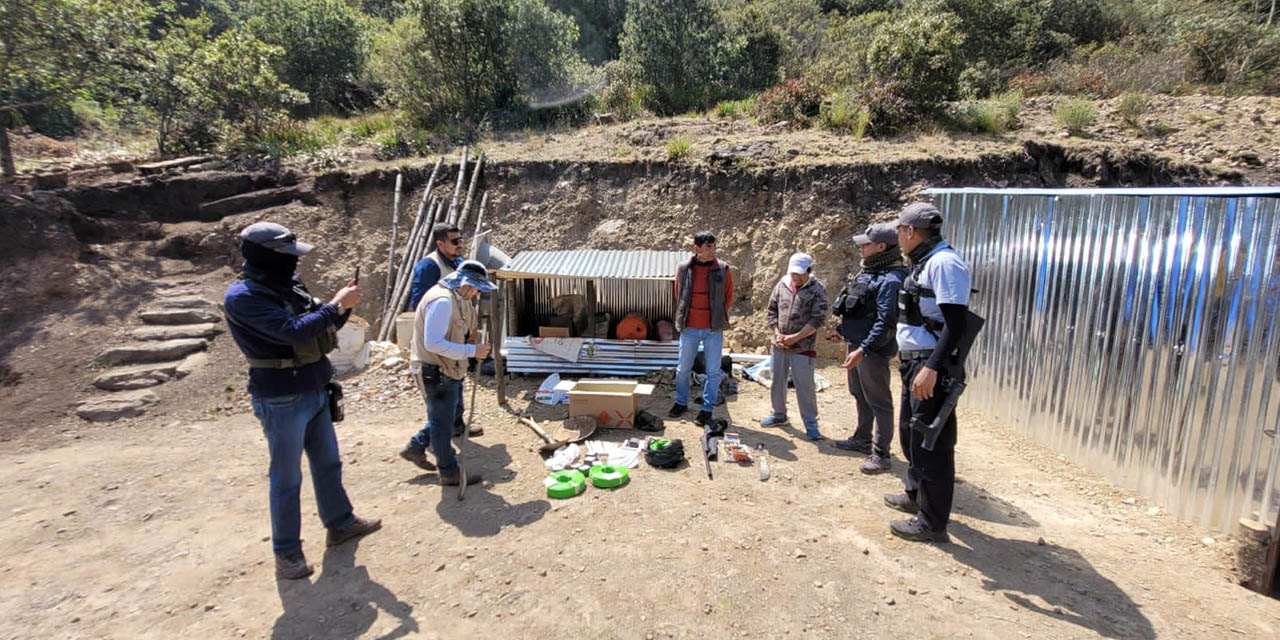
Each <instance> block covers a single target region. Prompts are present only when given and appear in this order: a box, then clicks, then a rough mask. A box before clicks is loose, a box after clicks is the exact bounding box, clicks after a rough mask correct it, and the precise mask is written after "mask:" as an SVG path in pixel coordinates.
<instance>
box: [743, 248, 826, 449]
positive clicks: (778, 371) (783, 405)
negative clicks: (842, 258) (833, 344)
mask: <svg viewBox="0 0 1280 640" xmlns="http://www.w3.org/2000/svg"><path fill="white" fill-rule="evenodd" d="M828 313H830V304H828V303H827V289H826V287H824V286H823V285H822V282H820V281H819V280H818V278H817V277H816V276H814V275H813V258H811V257H809V254H807V253H794V254H792V255H791V259H790V260H788V261H787V275H785V276H783V277H782V279H781V280H779V281H778V284H777V285H776V286H774V288H773V295H771V296H770V297H769V310H768V313H767V320H768V323H769V328H770V329H773V357H772V360H771V364H770V376H771V377H772V381H771V382H770V385H769V396H770V400H771V402H772V406H773V412H772V413H770V414H769V415H768V416H765V417H764V418H763V419H761V420H760V425H761V426H765V427H781V426H784V425H786V424H788V422H787V376H788V375H790V377H791V379H792V380H793V381H794V382H795V385H796V404H797V405H799V407H800V419H801V421H802V422H803V423H804V433H805V435H806V436H808V438H809V439H810V440H821V439H822V433H821V432H820V431H819V430H818V395H817V393H818V390H817V385H816V384H815V381H814V378H813V372H814V364H815V363H816V362H817V359H818V354H817V351H816V350H815V349H814V346H815V344H816V343H817V341H818V340H817V335H816V334H817V333H818V329H821V328H822V323H823V322H825V321H826V319H827V314H828Z"/></svg>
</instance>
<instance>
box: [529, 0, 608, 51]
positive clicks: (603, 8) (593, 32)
mask: <svg viewBox="0 0 1280 640" xmlns="http://www.w3.org/2000/svg"><path fill="white" fill-rule="evenodd" d="M547 6H549V7H551V8H552V9H555V10H556V11H559V12H560V13H563V14H565V15H567V16H570V17H572V18H573V20H574V22H576V23H577V25H578V41H577V45H576V48H577V50H578V53H579V54H581V55H582V57H583V58H585V59H586V60H587V62H590V63H591V64H604V63H605V62H608V61H610V60H617V59H618V38H619V37H621V36H622V24H623V22H624V21H625V20H626V19H627V0H547Z"/></svg>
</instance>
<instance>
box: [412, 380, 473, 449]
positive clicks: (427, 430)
mask: <svg viewBox="0 0 1280 640" xmlns="http://www.w3.org/2000/svg"><path fill="white" fill-rule="evenodd" d="M453 415H454V418H453V423H454V424H455V425H456V424H458V423H459V422H461V421H462V416H465V415H467V414H466V413H465V412H463V410H462V393H458V410H457V412H456V413H454V414H453ZM467 426H468V427H470V425H467ZM409 446H410V447H413V448H414V449H415V450H417V451H418V452H419V453H422V452H425V451H426V450H427V448H429V447H430V446H431V403H430V402H427V421H426V422H425V423H423V425H422V428H421V429H419V430H418V432H417V433H415V434H413V437H412V438H409ZM433 451H434V449H433Z"/></svg>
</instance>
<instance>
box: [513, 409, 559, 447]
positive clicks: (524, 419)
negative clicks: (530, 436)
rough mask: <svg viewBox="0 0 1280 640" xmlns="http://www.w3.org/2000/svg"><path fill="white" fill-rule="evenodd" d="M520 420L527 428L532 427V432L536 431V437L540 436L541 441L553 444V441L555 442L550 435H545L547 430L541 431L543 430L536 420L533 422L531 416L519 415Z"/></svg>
mask: <svg viewBox="0 0 1280 640" xmlns="http://www.w3.org/2000/svg"><path fill="white" fill-rule="evenodd" d="M520 422H523V423H525V424H527V425H529V428H530V429H533V432H534V433H536V434H538V437H540V438H542V441H543V442H546V443H547V444H554V443H555V440H552V439H551V436H549V435H547V432H546V431H543V430H542V427H539V426H538V423H537V422H535V421H534V419H533V418H530V417H527V416H521V417H520Z"/></svg>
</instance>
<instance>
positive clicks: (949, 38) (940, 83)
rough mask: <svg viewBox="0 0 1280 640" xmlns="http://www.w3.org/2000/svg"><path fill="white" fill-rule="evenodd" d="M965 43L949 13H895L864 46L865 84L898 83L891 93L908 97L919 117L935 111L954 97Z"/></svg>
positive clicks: (955, 21) (954, 18)
mask: <svg viewBox="0 0 1280 640" xmlns="http://www.w3.org/2000/svg"><path fill="white" fill-rule="evenodd" d="M964 41H965V38H964V34H963V33H961V32H960V30H959V20H958V19H957V18H956V17H955V16H954V15H952V14H950V13H945V12H942V13H931V12H926V11H924V10H919V11H905V12H900V13H897V14H895V15H894V17H893V19H892V20H889V21H887V22H885V23H884V24H883V25H882V26H881V27H880V28H879V29H877V30H876V34H875V36H874V37H873V38H872V39H871V44H870V45H869V46H868V47H867V66H868V69H869V71H870V74H871V80H870V81H871V82H873V83H876V84H881V85H887V84H890V83H893V84H896V85H899V86H898V87H897V88H896V89H894V91H900V92H902V93H903V94H904V96H903V97H906V96H910V99H911V100H912V101H913V102H915V104H916V106H917V108H918V109H919V111H920V113H919V115H930V114H933V113H936V112H937V110H938V109H939V108H940V107H941V106H942V105H943V103H944V102H946V101H947V100H953V99H955V97H956V95H957V93H958V89H959V83H958V80H959V75H960V70H961V68H962V65H963V58H962V56H963V50H962V46H963V45H964ZM873 122H874V120H873Z"/></svg>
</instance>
